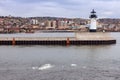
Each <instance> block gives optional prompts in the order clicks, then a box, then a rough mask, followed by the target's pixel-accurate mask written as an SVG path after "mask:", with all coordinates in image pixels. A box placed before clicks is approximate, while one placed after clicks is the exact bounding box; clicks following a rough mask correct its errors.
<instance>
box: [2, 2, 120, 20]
mask: <svg viewBox="0 0 120 80" xmlns="http://www.w3.org/2000/svg"><path fill="white" fill-rule="evenodd" d="M92 9H95V11H96V12H97V15H98V17H99V18H120V0H0V16H8V15H12V16H19V17H42V16H44V17H45V16H47V17H48V16H49V17H67V18H89V15H90V12H91V10H92Z"/></svg>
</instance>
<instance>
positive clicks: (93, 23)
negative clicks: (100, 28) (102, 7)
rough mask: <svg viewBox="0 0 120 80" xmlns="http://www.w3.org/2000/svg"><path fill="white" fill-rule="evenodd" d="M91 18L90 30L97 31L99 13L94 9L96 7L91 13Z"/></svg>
mask: <svg viewBox="0 0 120 80" xmlns="http://www.w3.org/2000/svg"><path fill="white" fill-rule="evenodd" d="M90 19H91V24H90V28H89V30H90V32H96V30H97V15H96V12H95V11H94V9H93V10H92V12H91V15H90Z"/></svg>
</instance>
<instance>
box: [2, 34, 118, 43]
mask: <svg viewBox="0 0 120 80" xmlns="http://www.w3.org/2000/svg"><path fill="white" fill-rule="evenodd" d="M115 43H116V40H115V39H114V38H113V37H111V36H110V34H109V33H89V32H88V33H75V37H0V45H107V44H115Z"/></svg>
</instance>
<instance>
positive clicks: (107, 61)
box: [0, 33, 120, 80]
mask: <svg viewBox="0 0 120 80" xmlns="http://www.w3.org/2000/svg"><path fill="white" fill-rule="evenodd" d="M42 34H43V33H42ZM46 34H48V33H45V35H46ZM51 34H52V33H51ZM51 34H49V36H51ZM58 34H59V36H62V35H63V34H64V36H66V35H67V36H71V37H72V36H74V33H70V34H69V33H67V34H65V33H62V34H60V33H57V35H58ZM111 34H112V36H113V37H115V38H116V39H117V44H114V45H100V46H0V80H120V53H119V51H120V50H119V49H120V37H119V35H120V33H111ZM11 35H13V34H11ZM16 35H17V34H16ZM34 35H35V34H34ZM55 35H56V34H52V36H55ZM0 36H2V35H0ZM4 36H5V35H4ZM8 36H9V35H8ZM17 36H18V35H17ZM42 36H44V34H43V35H42ZM47 37H48V35H47Z"/></svg>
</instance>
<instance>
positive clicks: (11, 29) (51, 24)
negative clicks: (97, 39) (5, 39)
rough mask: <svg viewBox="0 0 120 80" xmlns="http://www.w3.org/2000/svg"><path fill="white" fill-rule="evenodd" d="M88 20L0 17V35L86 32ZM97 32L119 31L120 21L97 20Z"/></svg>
mask: <svg viewBox="0 0 120 80" xmlns="http://www.w3.org/2000/svg"><path fill="white" fill-rule="evenodd" d="M89 25H90V20H89V19H82V18H59V17H29V18H23V17H12V16H0V33H20V32H24V33H31V32H36V31H38V30H75V31H81V32H86V31H88V27H89ZM97 26H98V30H97V31H103V30H105V31H109V32H110V31H112V32H114V31H116V32H119V31H120V19H109V18H108V19H107V18H105V19H98V21H97Z"/></svg>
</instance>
